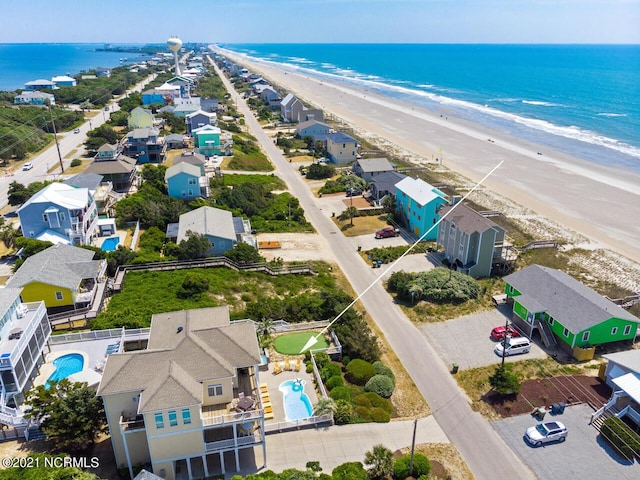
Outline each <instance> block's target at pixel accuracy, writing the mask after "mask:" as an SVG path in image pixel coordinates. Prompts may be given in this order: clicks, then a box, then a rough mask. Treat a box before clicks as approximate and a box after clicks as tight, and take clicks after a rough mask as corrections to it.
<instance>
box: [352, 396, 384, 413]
mask: <svg viewBox="0 0 640 480" xmlns="http://www.w3.org/2000/svg"><path fill="white" fill-rule="evenodd" d="M353 403H355V404H356V405H361V406H364V407H367V408H373V407H376V408H381V409H383V410H384V411H385V412H387V413H389V414H391V413H392V412H393V405H391V402H390V401H389V400H387V399H386V398H382V397H381V396H380V395H378V394H377V393H375V392H367V393H362V394H360V395H358V396H357V397H355V398H354V399H353Z"/></svg>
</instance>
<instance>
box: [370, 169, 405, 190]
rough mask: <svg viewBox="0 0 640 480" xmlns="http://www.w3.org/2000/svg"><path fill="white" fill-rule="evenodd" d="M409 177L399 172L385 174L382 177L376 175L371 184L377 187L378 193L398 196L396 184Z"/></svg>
mask: <svg viewBox="0 0 640 480" xmlns="http://www.w3.org/2000/svg"><path fill="white" fill-rule="evenodd" d="M406 177H407V176H406V175H404V174H403V173H398V172H384V173H381V174H380V175H376V176H375V177H374V178H373V179H372V180H371V184H372V185H375V186H376V189H377V190H378V192H389V193H391V194H392V195H395V194H396V183H398V182H399V181H400V180H402V179H403V178H406Z"/></svg>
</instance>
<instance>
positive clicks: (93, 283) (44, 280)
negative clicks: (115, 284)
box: [7, 244, 107, 313]
mask: <svg viewBox="0 0 640 480" xmlns="http://www.w3.org/2000/svg"><path fill="white" fill-rule="evenodd" d="M94 255H95V254H94V252H92V251H91V250H87V249H84V248H78V247H73V246H71V245H65V244H57V245H52V246H51V247H49V248H47V249H45V250H42V251H40V252H38V253H36V254H35V255H32V256H30V257H28V258H27V259H26V260H25V261H24V263H23V264H22V265H21V266H20V268H19V269H18V270H17V271H16V273H15V274H14V275H13V276H12V277H11V278H10V279H9V281H8V282H7V285H8V286H10V287H15V288H21V289H22V299H23V300H24V301H25V302H44V304H45V306H46V307H47V310H48V311H49V313H57V312H61V311H66V310H75V309H78V308H83V307H86V306H88V305H91V302H93V299H94V298H95V296H96V293H97V290H98V285H99V284H100V283H102V282H104V280H105V275H106V271H107V261H106V260H104V259H103V260H94V259H93V257H94Z"/></svg>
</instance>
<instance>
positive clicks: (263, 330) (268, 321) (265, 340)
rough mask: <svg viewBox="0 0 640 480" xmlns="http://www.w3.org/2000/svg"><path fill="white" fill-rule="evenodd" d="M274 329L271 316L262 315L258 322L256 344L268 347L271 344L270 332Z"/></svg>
mask: <svg viewBox="0 0 640 480" xmlns="http://www.w3.org/2000/svg"><path fill="white" fill-rule="evenodd" d="M275 331H276V325H275V322H274V321H273V319H272V318H268V317H262V319H261V320H260V323H258V344H259V345H260V347H263V348H264V347H268V346H269V345H270V344H271V334H272V333H274V332H275Z"/></svg>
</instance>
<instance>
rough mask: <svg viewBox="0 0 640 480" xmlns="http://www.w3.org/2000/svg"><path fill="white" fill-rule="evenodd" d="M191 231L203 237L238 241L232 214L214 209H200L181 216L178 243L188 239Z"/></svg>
mask: <svg viewBox="0 0 640 480" xmlns="http://www.w3.org/2000/svg"><path fill="white" fill-rule="evenodd" d="M189 230H191V231H192V232H195V233H199V234H201V235H208V236H212V237H220V238H227V239H229V240H235V239H236V232H235V229H234V228H233V215H232V214H231V212H228V211H227V210H221V209H219V208H214V207H200V208H197V209H195V210H193V211H191V212H187V213H183V214H182V215H180V227H179V230H178V243H180V242H181V241H182V240H185V239H186V238H187V232H188V231H189Z"/></svg>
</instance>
